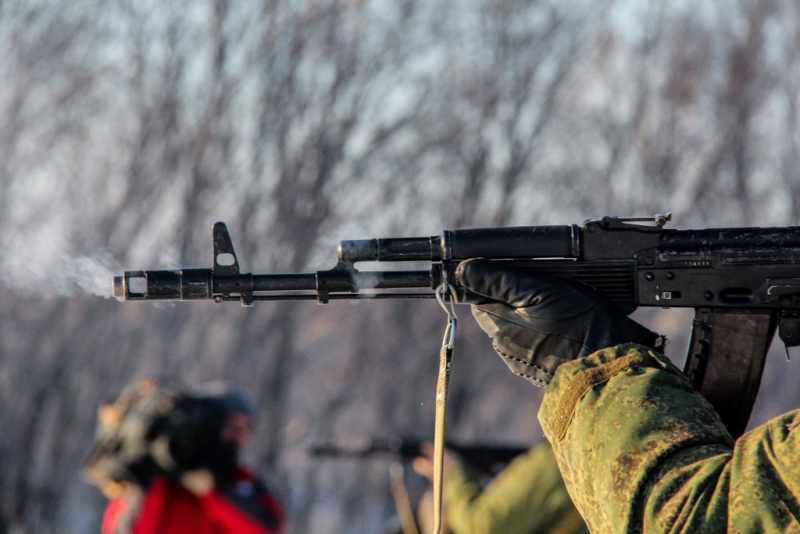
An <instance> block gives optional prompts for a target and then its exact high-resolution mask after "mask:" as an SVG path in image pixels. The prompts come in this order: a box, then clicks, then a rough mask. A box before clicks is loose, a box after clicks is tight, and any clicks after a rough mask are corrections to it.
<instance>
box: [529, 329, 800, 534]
mask: <svg viewBox="0 0 800 534" xmlns="http://www.w3.org/2000/svg"><path fill="white" fill-rule="evenodd" d="M539 420H540V422H541V423H542V427H543V428H544V429H545V434H546V435H547V438H548V439H549V440H550V442H551V443H552V444H553V450H554V452H555V454H556V459H557V461H558V464H559V466H560V468H561V472H562V474H563V476H564V480H565V482H566V485H567V488H568V489H569V492H570V494H571V495H572V498H573V500H574V501H575V504H576V506H577V507H578V509H579V510H580V511H581V513H582V515H583V517H584V519H585V520H586V522H587V524H588V525H589V527H590V529H591V531H592V532H594V533H626V534H627V533H639V532H647V533H651V532H670V533H677V532H692V533H694V532H709V533H711V532H719V533H724V532H730V533H756V532H759V533H760V532H800V523H798V518H800V502H798V496H800V467H798V465H797V463H796V461H795V460H796V458H797V457H798V452H800V430H797V428H798V423H800V414H798V412H792V413H789V414H786V415H784V416H781V417H779V418H776V419H774V420H772V421H770V422H769V423H767V424H765V425H763V426H761V427H759V428H756V429H754V430H752V431H750V432H748V433H747V434H745V435H744V436H742V437H741V438H739V440H737V441H736V443H735V444H734V442H733V439H732V438H731V436H730V435H729V434H728V432H727V431H726V429H725V427H724V425H723V424H722V422H721V421H720V419H719V417H718V416H717V414H716V412H715V411H714V409H713V407H711V405H710V404H709V403H708V402H707V401H706V400H705V399H704V398H703V397H702V396H700V395H699V394H698V393H697V392H695V391H694V389H693V388H692V386H691V384H689V382H688V380H687V379H686V378H685V377H684V375H683V373H681V372H680V370H678V369H677V368H676V367H675V366H674V365H672V364H671V363H670V362H669V360H668V359H667V358H665V357H664V356H663V355H661V354H659V353H657V352H655V351H652V350H650V349H647V348H645V347H642V346H639V345H634V344H626V345H620V346H618V347H613V348H609V349H605V350H602V351H599V352H596V353H594V354H592V355H590V356H588V357H586V358H580V359H578V360H575V361H573V362H569V363H567V364H563V365H561V366H560V367H559V369H558V371H557V372H556V375H555V377H554V379H553V381H552V382H551V384H550V387H549V389H548V391H547V393H546V394H545V398H544V401H543V403H542V407H541V409H540V411H539Z"/></svg>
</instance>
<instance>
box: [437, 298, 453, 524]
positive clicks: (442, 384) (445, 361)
mask: <svg viewBox="0 0 800 534" xmlns="http://www.w3.org/2000/svg"><path fill="white" fill-rule="evenodd" d="M445 291H447V293H445ZM448 297H449V298H448ZM436 300H438V301H439V305H441V307H442V309H444V311H445V312H446V313H447V326H446V327H445V330H444V338H443V339H442V348H441V350H440V351H439V378H438V380H437V381H436V417H435V423H434V431H433V523H434V529H433V532H434V534H439V533H440V532H441V530H442V478H443V474H444V473H443V471H444V437H445V422H446V419H447V417H446V416H447V388H448V384H449V382H450V362H451V359H452V357H453V347H454V346H455V340H456V325H457V317H456V309H455V301H456V291H455V288H454V287H453V286H452V285H450V284H447V285H446V286H445V284H442V285H440V286H439V287H438V288H436ZM445 300H449V301H450V307H449V309H448V307H447V305H446V304H445Z"/></svg>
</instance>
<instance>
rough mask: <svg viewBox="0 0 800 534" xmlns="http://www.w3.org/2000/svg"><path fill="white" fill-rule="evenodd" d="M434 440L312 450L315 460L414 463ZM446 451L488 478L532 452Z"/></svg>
mask: <svg viewBox="0 0 800 534" xmlns="http://www.w3.org/2000/svg"><path fill="white" fill-rule="evenodd" d="M426 442H432V440H420V439H414V438H371V439H369V440H367V441H365V442H363V443H361V444H358V445H356V446H346V445H339V444H334V443H323V444H319V445H315V446H312V447H310V448H309V453H310V454H311V455H312V456H315V457H329V458H371V457H378V456H385V455H392V456H396V457H398V458H400V459H403V460H413V459H414V458H416V457H418V456H422V455H423V452H422V447H423V445H424V444H425V443H426ZM445 447H446V448H448V449H450V450H452V451H455V452H456V453H458V455H459V456H460V457H461V459H462V460H463V461H464V462H466V463H468V464H469V465H470V466H472V468H474V469H476V470H477V471H479V472H482V473H486V474H494V473H495V472H496V471H498V470H499V468H502V467H503V466H505V465H507V464H508V463H509V462H511V461H512V460H513V459H514V458H516V457H517V456H519V455H521V454H524V453H526V452H528V450H529V447H523V446H516V445H484V444H471V445H466V444H462V443H455V442H452V441H448V442H445Z"/></svg>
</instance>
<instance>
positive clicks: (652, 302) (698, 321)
mask: <svg viewBox="0 0 800 534" xmlns="http://www.w3.org/2000/svg"><path fill="white" fill-rule="evenodd" d="M670 219H671V214H667V215H656V216H655V217H653V218H620V217H603V218H602V219H599V220H589V221H586V222H585V223H584V224H583V225H582V226H578V225H561V226H524V227H508V228H478V229H461V230H445V231H444V232H442V234H441V235H440V236H432V237H411V238H389V239H364V240H352V241H342V242H341V244H340V245H339V249H338V257H339V259H338V262H337V264H336V266H335V267H333V268H332V269H329V270H324V271H317V272H313V273H290V274H249V273H248V274H243V273H241V271H240V268H239V262H238V259H237V257H236V253H235V252H234V249H233V243H232V241H231V238H230V235H229V233H228V230H227V227H226V226H225V224H224V223H216V224H215V225H214V227H213V231H212V242H213V263H212V268H210V269H177V270H166V271H127V272H125V273H124V274H123V275H122V276H116V277H114V280H113V292H114V296H116V297H118V298H121V299H124V300H140V301H147V300H204V299H211V300H214V301H216V302H223V301H240V302H241V303H242V305H245V306H250V305H252V304H253V302H254V301H256V300H302V299H312V300H316V301H317V302H319V303H327V302H329V301H331V300H336V299H352V298H361V299H377V298H431V297H434V296H435V288H437V287H439V286H440V284H442V283H449V284H453V285H454V286H455V287H456V291H457V293H458V294H459V295H463V291H464V290H463V288H458V284H457V283H456V280H455V278H454V276H453V274H454V271H455V268H456V266H457V265H458V263H459V262H461V261H463V260H466V259H469V258H477V257H481V258H488V259H491V260H494V261H498V262H502V263H504V264H509V265H514V266H517V267H522V268H524V269H529V270H530V271H532V272H537V273H543V274H547V275H552V276H561V277H566V278H570V279H573V280H577V281H579V282H583V283H586V284H588V285H590V286H592V287H594V288H595V289H596V290H597V291H599V292H600V293H601V294H602V295H604V296H605V297H606V298H607V299H608V300H610V301H611V302H613V303H615V304H616V305H617V306H619V307H620V309H622V310H623V311H624V312H626V313H631V312H633V311H634V310H635V309H636V308H637V307H638V306H654V307H682V308H695V310H696V312H695V319H694V327H693V332H692V338H691V342H690V345H689V353H688V356H687V358H686V364H685V367H684V372H685V373H686V375H687V376H688V377H689V379H690V380H691V381H692V383H693V384H694V386H695V388H696V389H697V390H698V391H700V392H701V393H702V394H703V395H705V397H706V398H707V399H708V400H709V401H710V402H711V403H712V404H713V405H714V406H715V407H716V409H717V411H718V412H719V414H720V416H721V417H722V419H723V421H724V422H725V424H726V425H727V427H728V429H729V430H730V431H731V433H732V434H733V435H734V436H739V435H741V434H742V432H743V431H744V429H745V427H746V425H747V421H748V419H749V418H750V413H751V411H752V408H753V404H754V403H755V399H756V395H757V393H758V388H759V385H760V382H761V375H762V372H763V368H764V360H765V358H766V354H767V351H768V349H769V346H770V344H771V342H772V338H773V336H774V333H775V330H776V329H777V330H778V331H779V335H780V338H781V340H783V342H784V343H785V345H786V346H787V347H793V346H797V345H800V227H796V226H792V227H780V228H706V229H688V230H674V229H665V228H664V226H665V225H666V223H667V222H668V221H669V220H670ZM406 261H415V262H418V261H426V262H430V269H426V270H387V271H359V270H358V269H357V268H356V264H357V263H359V262H406ZM387 290H388V291H387ZM458 300H461V299H460V298H458Z"/></svg>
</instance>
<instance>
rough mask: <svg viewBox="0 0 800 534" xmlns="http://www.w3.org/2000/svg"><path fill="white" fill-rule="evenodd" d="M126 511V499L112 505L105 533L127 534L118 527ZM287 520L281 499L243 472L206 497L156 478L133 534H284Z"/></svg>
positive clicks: (107, 515)
mask: <svg viewBox="0 0 800 534" xmlns="http://www.w3.org/2000/svg"><path fill="white" fill-rule="evenodd" d="M127 506H128V503H127V502H126V501H125V499H124V498H121V499H114V500H112V501H111V502H109V504H108V506H107V507H106V511H105V514H104V515H103V525H102V530H101V531H102V533H103V534H122V533H120V532H118V530H117V525H118V522H119V520H120V518H121V517H122V516H123V515H124V514H125V513H126V512H127ZM245 510H248V511H245ZM285 517H286V514H285V512H284V509H283V506H282V505H281V503H280V502H279V501H278V499H277V498H276V497H275V496H274V495H272V494H271V493H270V492H269V491H268V490H267V489H266V488H264V487H263V486H262V485H261V484H260V483H259V482H258V480H257V479H256V477H255V476H254V475H253V474H252V473H251V472H249V471H247V470H245V469H243V468H239V469H238V470H237V472H236V474H235V476H234V480H233V481H232V483H231V484H230V485H229V486H227V487H226V488H224V489H222V490H220V489H217V488H214V489H213V490H211V491H210V492H209V493H208V494H207V495H204V496H202V497H197V496H195V495H194V494H193V493H191V492H189V491H188V490H186V489H185V488H184V487H183V486H181V485H180V484H178V483H176V482H173V481H171V480H169V479H167V478H165V477H157V478H155V479H154V480H153V481H152V483H151V484H150V486H149V487H148V488H147V491H146V492H145V495H144V499H143V501H142V505H141V507H140V509H139V512H138V514H137V515H136V519H135V520H134V521H133V526H132V528H131V530H130V531H129V533H128V534H280V533H281V532H283V528H284V526H285V522H286V520H285Z"/></svg>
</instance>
